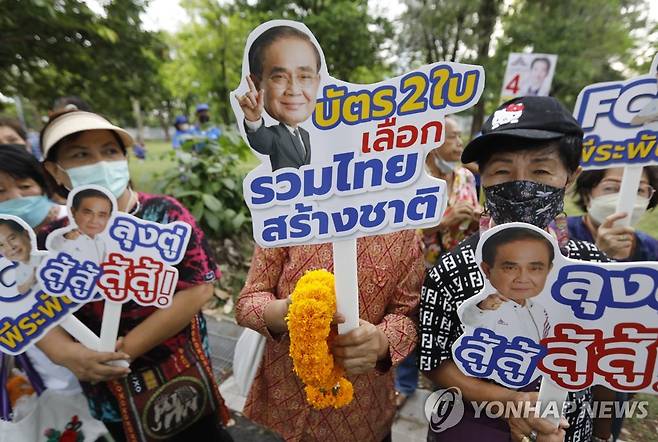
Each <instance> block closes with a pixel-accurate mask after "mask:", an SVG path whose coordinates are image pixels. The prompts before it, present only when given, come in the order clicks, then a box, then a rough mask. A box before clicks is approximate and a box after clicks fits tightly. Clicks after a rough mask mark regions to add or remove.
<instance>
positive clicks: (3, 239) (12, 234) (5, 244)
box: [0, 224, 32, 263]
mask: <svg viewBox="0 0 658 442" xmlns="http://www.w3.org/2000/svg"><path fill="white" fill-rule="evenodd" d="M31 250H32V244H31V242H30V236H29V235H28V233H27V231H23V232H16V231H14V229H12V228H11V227H9V226H8V225H6V224H2V225H0V254H2V255H3V256H4V257H5V258H7V259H8V260H10V261H13V262H22V263H28V262H29V261H30V252H31Z"/></svg>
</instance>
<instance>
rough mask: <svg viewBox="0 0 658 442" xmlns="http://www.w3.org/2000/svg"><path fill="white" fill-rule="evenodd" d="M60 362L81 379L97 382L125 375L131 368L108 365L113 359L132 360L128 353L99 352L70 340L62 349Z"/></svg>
mask: <svg viewBox="0 0 658 442" xmlns="http://www.w3.org/2000/svg"><path fill="white" fill-rule="evenodd" d="M61 352H62V353H61V358H60V360H59V361H58V362H60V363H61V365H63V366H64V367H66V368H68V369H69V370H71V371H72V372H73V374H74V375H75V377H77V378H78V379H79V380H81V381H86V382H91V383H96V382H104V381H109V380H112V379H118V378H122V377H125V376H126V375H128V373H130V369H129V368H125V367H117V366H112V365H108V364H109V363H111V362H113V361H126V362H129V361H130V356H128V354H126V353H124V352H122V351H118V352H98V351H94V350H90V349H88V348H87V347H85V346H84V345H82V344H79V343H77V342H68V343H66V345H65V346H64V347H63V348H62V349H61Z"/></svg>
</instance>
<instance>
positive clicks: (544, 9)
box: [496, 0, 648, 108]
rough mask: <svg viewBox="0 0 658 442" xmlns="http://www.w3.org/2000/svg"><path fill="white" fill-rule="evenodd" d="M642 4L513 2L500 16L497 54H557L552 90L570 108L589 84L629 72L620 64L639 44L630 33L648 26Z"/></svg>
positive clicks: (637, 0) (622, 0)
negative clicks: (500, 35) (498, 50)
mask: <svg viewBox="0 0 658 442" xmlns="http://www.w3.org/2000/svg"><path fill="white" fill-rule="evenodd" d="M647 8H648V3H647V2H645V1H641V0H580V1H578V2H576V3H574V2H572V1H569V0H554V1H550V2H536V1H530V0H525V1H518V2H516V3H515V5H514V7H513V8H512V9H511V10H510V11H509V13H508V14H507V16H506V17H505V20H504V31H505V32H504V36H503V38H501V42H500V43H501V52H503V53H507V52H522V51H524V50H526V51H532V52H538V53H549V54H558V61H557V66H556V71H555V78H554V79H553V85H552V87H551V94H552V95H554V96H556V97H558V98H559V99H560V100H561V101H562V102H563V103H564V104H565V105H566V106H567V107H568V108H572V107H573V106H574V105H575V103H576V97H577V96H578V93H579V92H580V90H581V89H582V88H583V87H585V86H587V85H588V84H591V83H596V82H600V81H611V80H619V79H623V78H625V77H627V76H630V75H628V73H623V72H621V71H620V68H623V67H624V66H628V65H629V64H630V62H631V61H632V57H633V49H634V48H635V46H636V45H638V44H640V43H641V42H640V41H637V40H636V37H634V34H633V31H634V30H636V29H638V28H642V27H644V26H646V25H647V21H646V14H645V13H646V9H647ZM565 11H569V12H568V14H565ZM615 64H617V67H616V68H615ZM641 73H645V72H641ZM496 86H500V82H498V83H497V84H496Z"/></svg>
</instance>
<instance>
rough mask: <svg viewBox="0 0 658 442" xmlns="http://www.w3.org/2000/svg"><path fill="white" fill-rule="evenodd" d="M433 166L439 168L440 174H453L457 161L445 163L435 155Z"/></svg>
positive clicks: (457, 164)
mask: <svg viewBox="0 0 658 442" xmlns="http://www.w3.org/2000/svg"><path fill="white" fill-rule="evenodd" d="M434 164H435V165H436V167H438V168H439V170H440V171H441V173H443V174H446V175H447V174H449V173H452V172H454V170H455V169H456V168H457V166H459V161H446V160H444V159H443V158H441V157H440V156H438V155H436V156H435V157H434Z"/></svg>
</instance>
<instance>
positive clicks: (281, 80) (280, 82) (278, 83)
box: [268, 72, 318, 89]
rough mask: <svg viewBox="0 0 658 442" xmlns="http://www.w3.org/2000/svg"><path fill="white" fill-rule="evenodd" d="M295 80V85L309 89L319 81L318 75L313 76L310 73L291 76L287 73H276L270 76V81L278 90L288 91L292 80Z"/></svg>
mask: <svg viewBox="0 0 658 442" xmlns="http://www.w3.org/2000/svg"><path fill="white" fill-rule="evenodd" d="M293 78H294V80H295V84H297V85H298V86H300V87H303V88H305V87H309V86H312V85H313V83H314V82H315V81H316V80H317V79H318V74H312V73H310V72H304V73H301V74H297V75H294V76H291V75H289V74H285V73H282V72H280V73H276V74H272V75H270V77H269V78H268V81H269V82H270V83H271V84H272V86H274V87H275V88H277V89H286V88H288V87H289V86H290V85H291V82H292V80H293Z"/></svg>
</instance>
